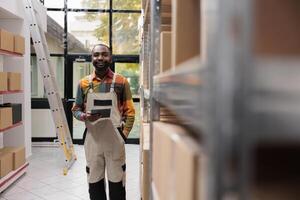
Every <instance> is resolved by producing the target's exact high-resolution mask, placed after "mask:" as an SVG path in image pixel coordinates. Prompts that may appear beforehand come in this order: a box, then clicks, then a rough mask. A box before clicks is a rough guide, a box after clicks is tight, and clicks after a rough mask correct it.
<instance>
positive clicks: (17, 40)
mask: <svg viewBox="0 0 300 200" xmlns="http://www.w3.org/2000/svg"><path fill="white" fill-rule="evenodd" d="M14 52H15V53H19V54H22V55H23V54H24V53H25V38H24V37H22V36H20V35H15V36H14Z"/></svg>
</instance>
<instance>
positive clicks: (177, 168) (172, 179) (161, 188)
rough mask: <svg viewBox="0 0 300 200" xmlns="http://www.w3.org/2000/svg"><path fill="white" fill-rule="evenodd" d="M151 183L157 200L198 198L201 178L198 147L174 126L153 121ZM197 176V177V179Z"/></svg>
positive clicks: (186, 134)
mask: <svg viewBox="0 0 300 200" xmlns="http://www.w3.org/2000/svg"><path fill="white" fill-rule="evenodd" d="M153 126H154V132H153V160H152V163H153V165H152V168H153V169H152V173H153V183H154V186H155V188H156V191H157V195H158V197H159V198H160V199H165V200H171V199H172V200H177V199H185V200H193V199H198V197H199V196H200V193H198V190H199V188H200V186H201V187H202V185H201V181H200V180H199V179H203V178H204V177H203V176H202V173H201V172H200V164H201V162H202V159H201V160H200V156H202V154H201V151H200V147H199V144H198V143H197V142H196V141H195V140H194V139H193V138H192V137H191V136H189V134H188V133H187V132H186V130H184V129H183V128H181V127H180V126H177V125H172V124H168V123H162V122H154V125H153ZM198 174H199V176H198Z"/></svg>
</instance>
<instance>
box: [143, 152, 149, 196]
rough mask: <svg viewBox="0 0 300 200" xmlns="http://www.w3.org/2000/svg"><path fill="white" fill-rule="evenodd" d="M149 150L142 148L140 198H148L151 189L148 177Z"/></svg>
mask: <svg viewBox="0 0 300 200" xmlns="http://www.w3.org/2000/svg"><path fill="white" fill-rule="evenodd" d="M149 155H150V152H149V150H143V164H142V193H141V196H142V199H143V200H148V199H149V195H150V191H151V179H150V174H149V172H150V162H149V159H150V157H149Z"/></svg>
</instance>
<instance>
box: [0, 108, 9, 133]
mask: <svg viewBox="0 0 300 200" xmlns="http://www.w3.org/2000/svg"><path fill="white" fill-rule="evenodd" d="M11 125H12V108H11V107H0V129H4V128H7V127H9V126H11Z"/></svg>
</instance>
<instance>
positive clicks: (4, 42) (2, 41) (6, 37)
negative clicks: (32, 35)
mask: <svg viewBox="0 0 300 200" xmlns="http://www.w3.org/2000/svg"><path fill="white" fill-rule="evenodd" d="M0 49H1V50H3V51H7V52H11V53H16V54H20V55H23V54H24V52H25V39H24V37H22V36H20V35H14V34H13V33H11V32H9V31H6V30H4V29H0Z"/></svg>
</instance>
